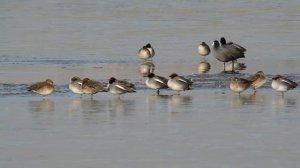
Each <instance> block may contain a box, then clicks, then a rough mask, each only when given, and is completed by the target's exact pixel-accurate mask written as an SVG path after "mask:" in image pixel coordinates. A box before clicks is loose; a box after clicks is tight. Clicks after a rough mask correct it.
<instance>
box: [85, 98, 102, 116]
mask: <svg viewBox="0 0 300 168" xmlns="http://www.w3.org/2000/svg"><path fill="white" fill-rule="evenodd" d="M81 109H82V111H83V112H89V113H95V112H103V111H105V102H103V101H99V100H94V99H81Z"/></svg>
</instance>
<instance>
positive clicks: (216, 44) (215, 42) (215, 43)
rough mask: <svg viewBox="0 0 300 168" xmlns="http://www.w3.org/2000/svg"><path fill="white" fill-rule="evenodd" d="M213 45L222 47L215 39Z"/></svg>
mask: <svg viewBox="0 0 300 168" xmlns="http://www.w3.org/2000/svg"><path fill="white" fill-rule="evenodd" d="M212 46H213V47H214V48H218V47H220V43H219V42H218V41H217V40H215V41H214V42H213V43H212Z"/></svg>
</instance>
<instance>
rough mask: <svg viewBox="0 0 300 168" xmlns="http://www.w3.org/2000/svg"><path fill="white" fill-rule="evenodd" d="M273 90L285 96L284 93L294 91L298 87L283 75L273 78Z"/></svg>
mask: <svg viewBox="0 0 300 168" xmlns="http://www.w3.org/2000/svg"><path fill="white" fill-rule="evenodd" d="M271 85H272V88H273V89H274V90H276V91H277V92H281V94H282V96H283V95H284V92H286V91H288V90H291V89H294V88H296V87H297V86H298V84H297V83H296V82H293V81H291V80H289V79H287V78H285V77H283V76H281V75H275V76H274V77H273V78H272V84H271Z"/></svg>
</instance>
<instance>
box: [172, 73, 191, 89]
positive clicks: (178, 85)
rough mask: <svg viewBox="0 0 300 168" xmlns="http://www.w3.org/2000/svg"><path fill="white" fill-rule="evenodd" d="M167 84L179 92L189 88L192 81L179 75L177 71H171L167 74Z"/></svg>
mask: <svg viewBox="0 0 300 168" xmlns="http://www.w3.org/2000/svg"><path fill="white" fill-rule="evenodd" d="M167 84H168V87H169V88H170V89H172V90H174V91H177V94H180V91H185V90H190V89H191V86H192V84H193V82H192V81H191V80H189V79H186V78H184V77H182V76H179V75H178V74H177V73H172V74H171V75H170V76H169V79H168V83H167Z"/></svg>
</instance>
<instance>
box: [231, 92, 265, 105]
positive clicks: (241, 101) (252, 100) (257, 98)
mask: <svg viewBox="0 0 300 168" xmlns="http://www.w3.org/2000/svg"><path fill="white" fill-rule="evenodd" d="M264 104H265V96H264V95H261V94H244V95H233V96H232V97H231V100H230V105H231V107H232V108H238V107H240V106H242V105H260V106H262V105H264Z"/></svg>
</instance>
